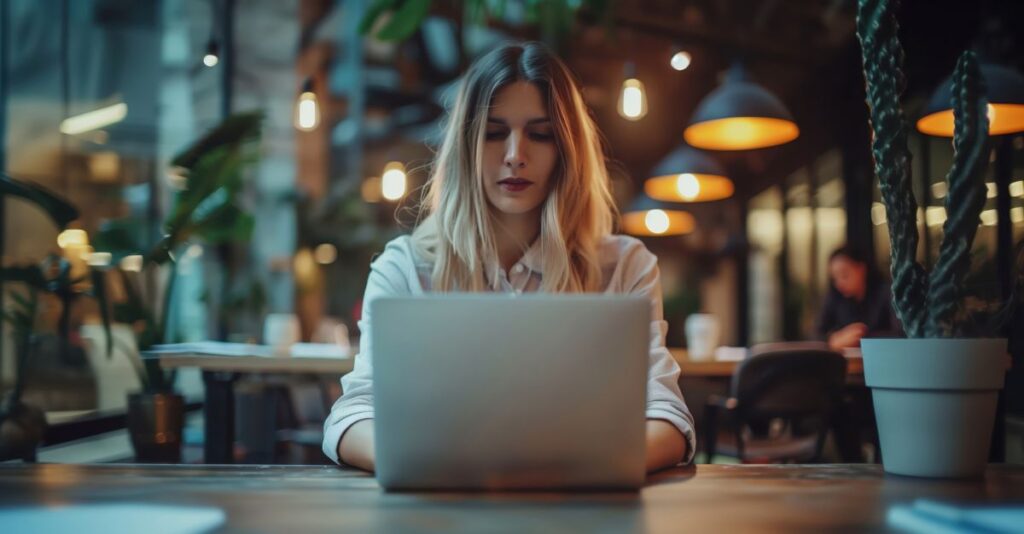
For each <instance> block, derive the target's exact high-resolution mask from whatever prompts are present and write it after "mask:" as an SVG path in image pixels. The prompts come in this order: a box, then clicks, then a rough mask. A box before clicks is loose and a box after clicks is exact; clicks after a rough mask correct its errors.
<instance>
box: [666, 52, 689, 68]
mask: <svg viewBox="0 0 1024 534" xmlns="http://www.w3.org/2000/svg"><path fill="white" fill-rule="evenodd" d="M692 60H693V57H692V56H690V53H689V52H687V51H686V50H677V51H676V53H674V54H672V59H671V60H669V64H670V65H672V68H673V69H676V70H678V71H684V70H686V69H687V68H688V67H689V66H690V62H691V61H692Z"/></svg>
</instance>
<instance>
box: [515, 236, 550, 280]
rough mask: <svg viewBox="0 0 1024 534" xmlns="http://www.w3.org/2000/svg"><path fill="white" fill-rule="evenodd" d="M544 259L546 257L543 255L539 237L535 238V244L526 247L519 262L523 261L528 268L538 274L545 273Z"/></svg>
mask: <svg viewBox="0 0 1024 534" xmlns="http://www.w3.org/2000/svg"><path fill="white" fill-rule="evenodd" d="M543 260H544V257H543V256H542V255H541V246H540V237H538V238H537V239H534V240H533V244H532V245H530V248H528V249H526V252H525V253H524V254H523V257H522V259H520V260H519V263H522V264H523V265H524V266H525V267H526V268H527V269H529V270H531V271H533V272H535V273H537V274H543V271H542V270H541V267H542V265H543V264H544V262H543Z"/></svg>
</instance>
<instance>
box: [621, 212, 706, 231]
mask: <svg viewBox="0 0 1024 534" xmlns="http://www.w3.org/2000/svg"><path fill="white" fill-rule="evenodd" d="M696 226H697V221H696V219H694V218H693V215H691V214H689V213H687V212H685V211H679V210H646V211H633V212H629V213H626V214H624V215H623V216H622V229H623V230H625V231H626V233H627V234H631V235H638V236H668V235H682V234H688V233H690V232H692V231H693V229H694V228H695V227H696Z"/></svg>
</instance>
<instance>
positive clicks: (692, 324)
mask: <svg viewBox="0 0 1024 534" xmlns="http://www.w3.org/2000/svg"><path fill="white" fill-rule="evenodd" d="M685 329H686V351H687V355H688V356H689V358H690V360H693V361H704V360H710V359H711V358H712V357H713V356H714V354H715V349H716V348H718V334H719V328H718V318H717V317H715V316H714V315H711V314H710V313H691V314H690V316H689V317H687V318H686V327H685Z"/></svg>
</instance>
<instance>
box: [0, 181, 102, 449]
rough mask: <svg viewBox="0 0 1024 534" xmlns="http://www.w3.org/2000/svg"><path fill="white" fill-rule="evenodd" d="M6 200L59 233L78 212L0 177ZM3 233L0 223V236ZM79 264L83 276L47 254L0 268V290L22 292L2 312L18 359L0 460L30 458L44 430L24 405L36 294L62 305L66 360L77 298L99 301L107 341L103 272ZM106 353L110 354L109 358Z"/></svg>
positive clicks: (4, 406) (0, 407)
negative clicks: (12, 287)
mask: <svg viewBox="0 0 1024 534" xmlns="http://www.w3.org/2000/svg"><path fill="white" fill-rule="evenodd" d="M7 197H15V198H20V199H21V200H23V201H26V202H28V203H29V204H30V205H32V206H35V207H36V208H38V209H40V210H42V212H43V213H45V214H46V215H47V216H48V217H49V218H50V220H51V221H52V222H53V223H54V225H55V226H56V227H57V229H58V230H64V229H66V228H67V226H68V224H69V223H70V222H71V221H73V220H75V219H77V218H78V210H77V209H76V208H75V207H74V206H73V205H72V204H71V203H69V202H68V201H66V200H64V199H63V198H62V197H60V196H59V195H57V194H56V193H53V192H52V191H50V190H48V189H46V188H44V187H41V186H38V185H36V184H32V183H29V182H23V181H20V180H15V179H14V178H11V177H9V176H6V175H3V174H0V202H5V201H6V198H7ZM3 232H4V228H3V227H2V221H0V234H2V233H3ZM78 252H81V251H80V250H78V251H77V252H76V253H78ZM82 261H83V262H84V260H82ZM80 265H81V266H82V267H83V268H84V269H85V272H84V273H81V272H74V270H73V269H72V263H71V262H70V261H69V260H68V259H67V258H65V257H62V256H58V255H49V256H47V257H46V258H44V259H43V260H42V261H41V262H39V263H35V264H29V265H2V266H0V292H3V291H4V289H3V284H6V283H14V284H18V285H19V286H22V288H23V290H21V291H10V292H9V294H5V296H9V297H10V298H11V300H12V304H11V305H10V306H7V307H6V308H5V309H3V310H2V313H3V322H5V323H7V324H9V325H11V330H12V332H13V334H14V336H13V337H14V351H13V354H14V357H15V360H16V361H15V365H14V367H13V368H14V370H15V375H14V382H13V387H12V388H11V390H10V392H8V394H7V395H5V396H4V397H3V398H2V399H0V460H4V459H8V458H21V459H23V460H26V461H32V460H34V459H35V454H36V448H37V446H38V445H39V443H40V442H41V441H42V439H43V437H44V434H45V432H46V418H45V416H44V414H43V412H42V410H40V409H39V408H37V407H33V406H29V405H27V404H25V403H24V402H22V394H23V393H24V391H25V387H26V378H27V375H28V365H29V361H30V355H31V351H32V347H33V345H34V343H33V339H34V337H35V329H36V320H37V311H38V304H39V296H40V295H52V296H53V297H55V298H56V300H57V301H59V302H60V316H59V318H58V321H57V323H58V324H57V327H58V329H57V330H58V339H59V342H60V345H59V350H60V351H61V353H62V354H63V355H65V356H66V354H67V351H68V350H69V337H70V332H69V328H70V316H71V307H72V305H73V304H74V303H75V301H77V300H78V299H79V298H81V297H85V296H90V297H93V298H95V299H96V300H97V302H98V304H99V310H100V315H101V317H102V319H103V329H104V332H105V335H106V339H107V341H108V342H109V340H110V319H109V315H108V314H107V304H106V298H105V289H104V287H105V284H104V280H105V279H104V273H103V271H102V270H101V269H99V268H92V267H88V268H86V267H85V266H84V263H82V264H80ZM109 354H110V353H109V351H108V353H107V356H108V357H109Z"/></svg>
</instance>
